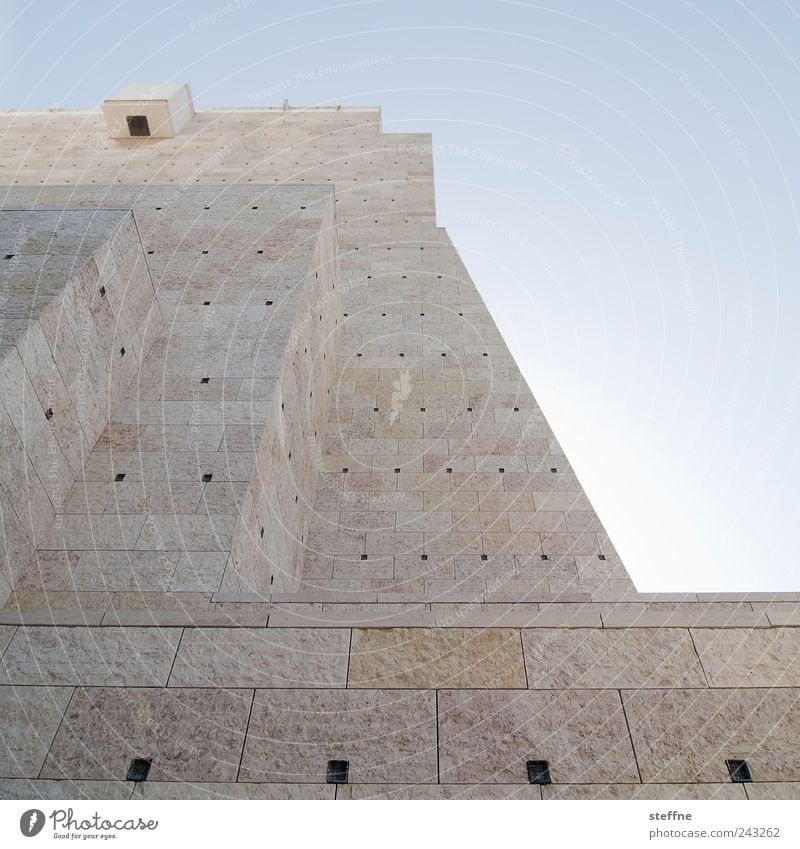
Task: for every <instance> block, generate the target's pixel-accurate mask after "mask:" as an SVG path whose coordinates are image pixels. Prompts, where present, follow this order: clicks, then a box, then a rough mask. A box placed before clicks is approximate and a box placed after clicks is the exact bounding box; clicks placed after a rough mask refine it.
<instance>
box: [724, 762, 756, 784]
mask: <svg viewBox="0 0 800 849" xmlns="http://www.w3.org/2000/svg"><path fill="white" fill-rule="evenodd" d="M725 766H727V767H728V772H729V773H730V776H731V781H733V782H734V783H735V784H749V783H750V782H751V781H752V780H753V776H752V775H751V773H750V766H749V765H748V763H747V761H743V760H727V761H725Z"/></svg>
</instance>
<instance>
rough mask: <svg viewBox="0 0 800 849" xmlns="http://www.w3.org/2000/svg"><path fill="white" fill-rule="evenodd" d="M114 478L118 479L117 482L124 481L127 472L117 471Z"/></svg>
mask: <svg viewBox="0 0 800 849" xmlns="http://www.w3.org/2000/svg"><path fill="white" fill-rule="evenodd" d="M114 480H115V481H116V483H119V482H120V481H124V480H125V472H117V474H115V475H114Z"/></svg>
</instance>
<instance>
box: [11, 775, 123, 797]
mask: <svg viewBox="0 0 800 849" xmlns="http://www.w3.org/2000/svg"><path fill="white" fill-rule="evenodd" d="M133 787H134V785H133V784H131V782H129V781H67V780H62V781H58V780H52V779H48V778H0V799H20V800H22V799H115V800H116V799H129V798H130V796H131V792H132V791H133Z"/></svg>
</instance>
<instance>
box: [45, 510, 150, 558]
mask: <svg viewBox="0 0 800 849" xmlns="http://www.w3.org/2000/svg"><path fill="white" fill-rule="evenodd" d="M144 522H145V517H144V516H110V515H97V514H93V515H89V516H81V515H77V514H74V515H65V516H63V519H61V520H60V521H57V522H55V523H54V524H53V525H52V526H51V527H49V528H47V529H44V530H43V532H42V536H41V539H40V542H39V549H40V550H47V551H56V550H60V549H74V550H83V551H90V550H94V549H106V550H119V549H123V550H129V549H131V548H133V544H134V542H135V541H136V538H137V537H138V536H139V533H140V531H141V530H142V526H143V525H144Z"/></svg>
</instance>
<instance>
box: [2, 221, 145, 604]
mask: <svg viewBox="0 0 800 849" xmlns="http://www.w3.org/2000/svg"><path fill="white" fill-rule="evenodd" d="M0 239H2V242H3V245H4V249H3V254H4V257H5V259H4V260H2V264H1V265H0V272H2V278H1V280H0V298H2V300H3V312H2V349H1V352H2V361H0V401H1V402H2V407H0V427H1V428H2V432H3V436H2V443H1V444H0V468H2V480H1V481H0V483H1V484H2V495H0V497H1V498H2V504H1V505H0V512H2V524H3V541H4V546H3V551H4V558H3V567H2V570H1V572H0V574H2V578H0V595H2V596H3V598H7V596H8V594H9V592H10V587H12V586H13V585H14V583H15V582H16V580H17V578H18V577H19V575H20V574H21V573H22V572H23V570H25V569H26V568H28V567H30V566H31V563H30V561H31V557H32V555H33V551H34V548H35V546H36V545H37V543H38V542H39V541H40V540H41V539H42V536H43V534H44V533H45V531H46V529H47V528H49V527H50V526H51V525H52V524H53V522H54V519H55V514H56V512H57V511H59V510H60V508H61V506H62V504H63V501H64V499H65V498H66V496H67V493H68V492H69V491H70V489H71V488H72V487H73V486H74V485H75V482H76V481H77V480H78V479H79V478H80V476H81V472H82V469H83V464H84V461H85V459H86V457H87V456H88V455H89V452H90V451H91V449H92V447H93V446H94V444H95V442H96V441H97V438H98V437H99V436H100V433H101V432H102V430H103V428H104V427H105V426H106V424H107V422H108V420H109V415H110V410H112V409H113V408H114V407H116V405H117V403H118V402H119V401H120V400H121V398H122V396H123V394H124V393H125V391H126V390H127V389H128V387H129V386H130V384H131V382H132V381H133V379H134V377H135V376H136V374H137V372H138V367H139V364H140V362H141V360H142V358H143V356H144V355H145V354H146V353H147V349H148V347H149V344H150V343H151V342H152V339H153V334H154V332H155V331H156V330H157V329H158V328H160V326H161V315H160V312H159V310H158V306H157V304H155V293H154V291H153V284H152V281H151V280H150V276H149V273H148V271H147V266H146V263H145V261H144V257H143V253H142V246H141V243H140V241H139V234H138V231H137V229H136V224H135V222H134V220H133V216H132V215H131V213H130V212H129V211H125V210H104V211H80V210H69V209H66V210H59V211H53V212H46V211H38V212H32V211H24V210H10V211H3V212H2V213H0ZM32 568H33V569H34V570H35V565H33V567H32Z"/></svg>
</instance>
